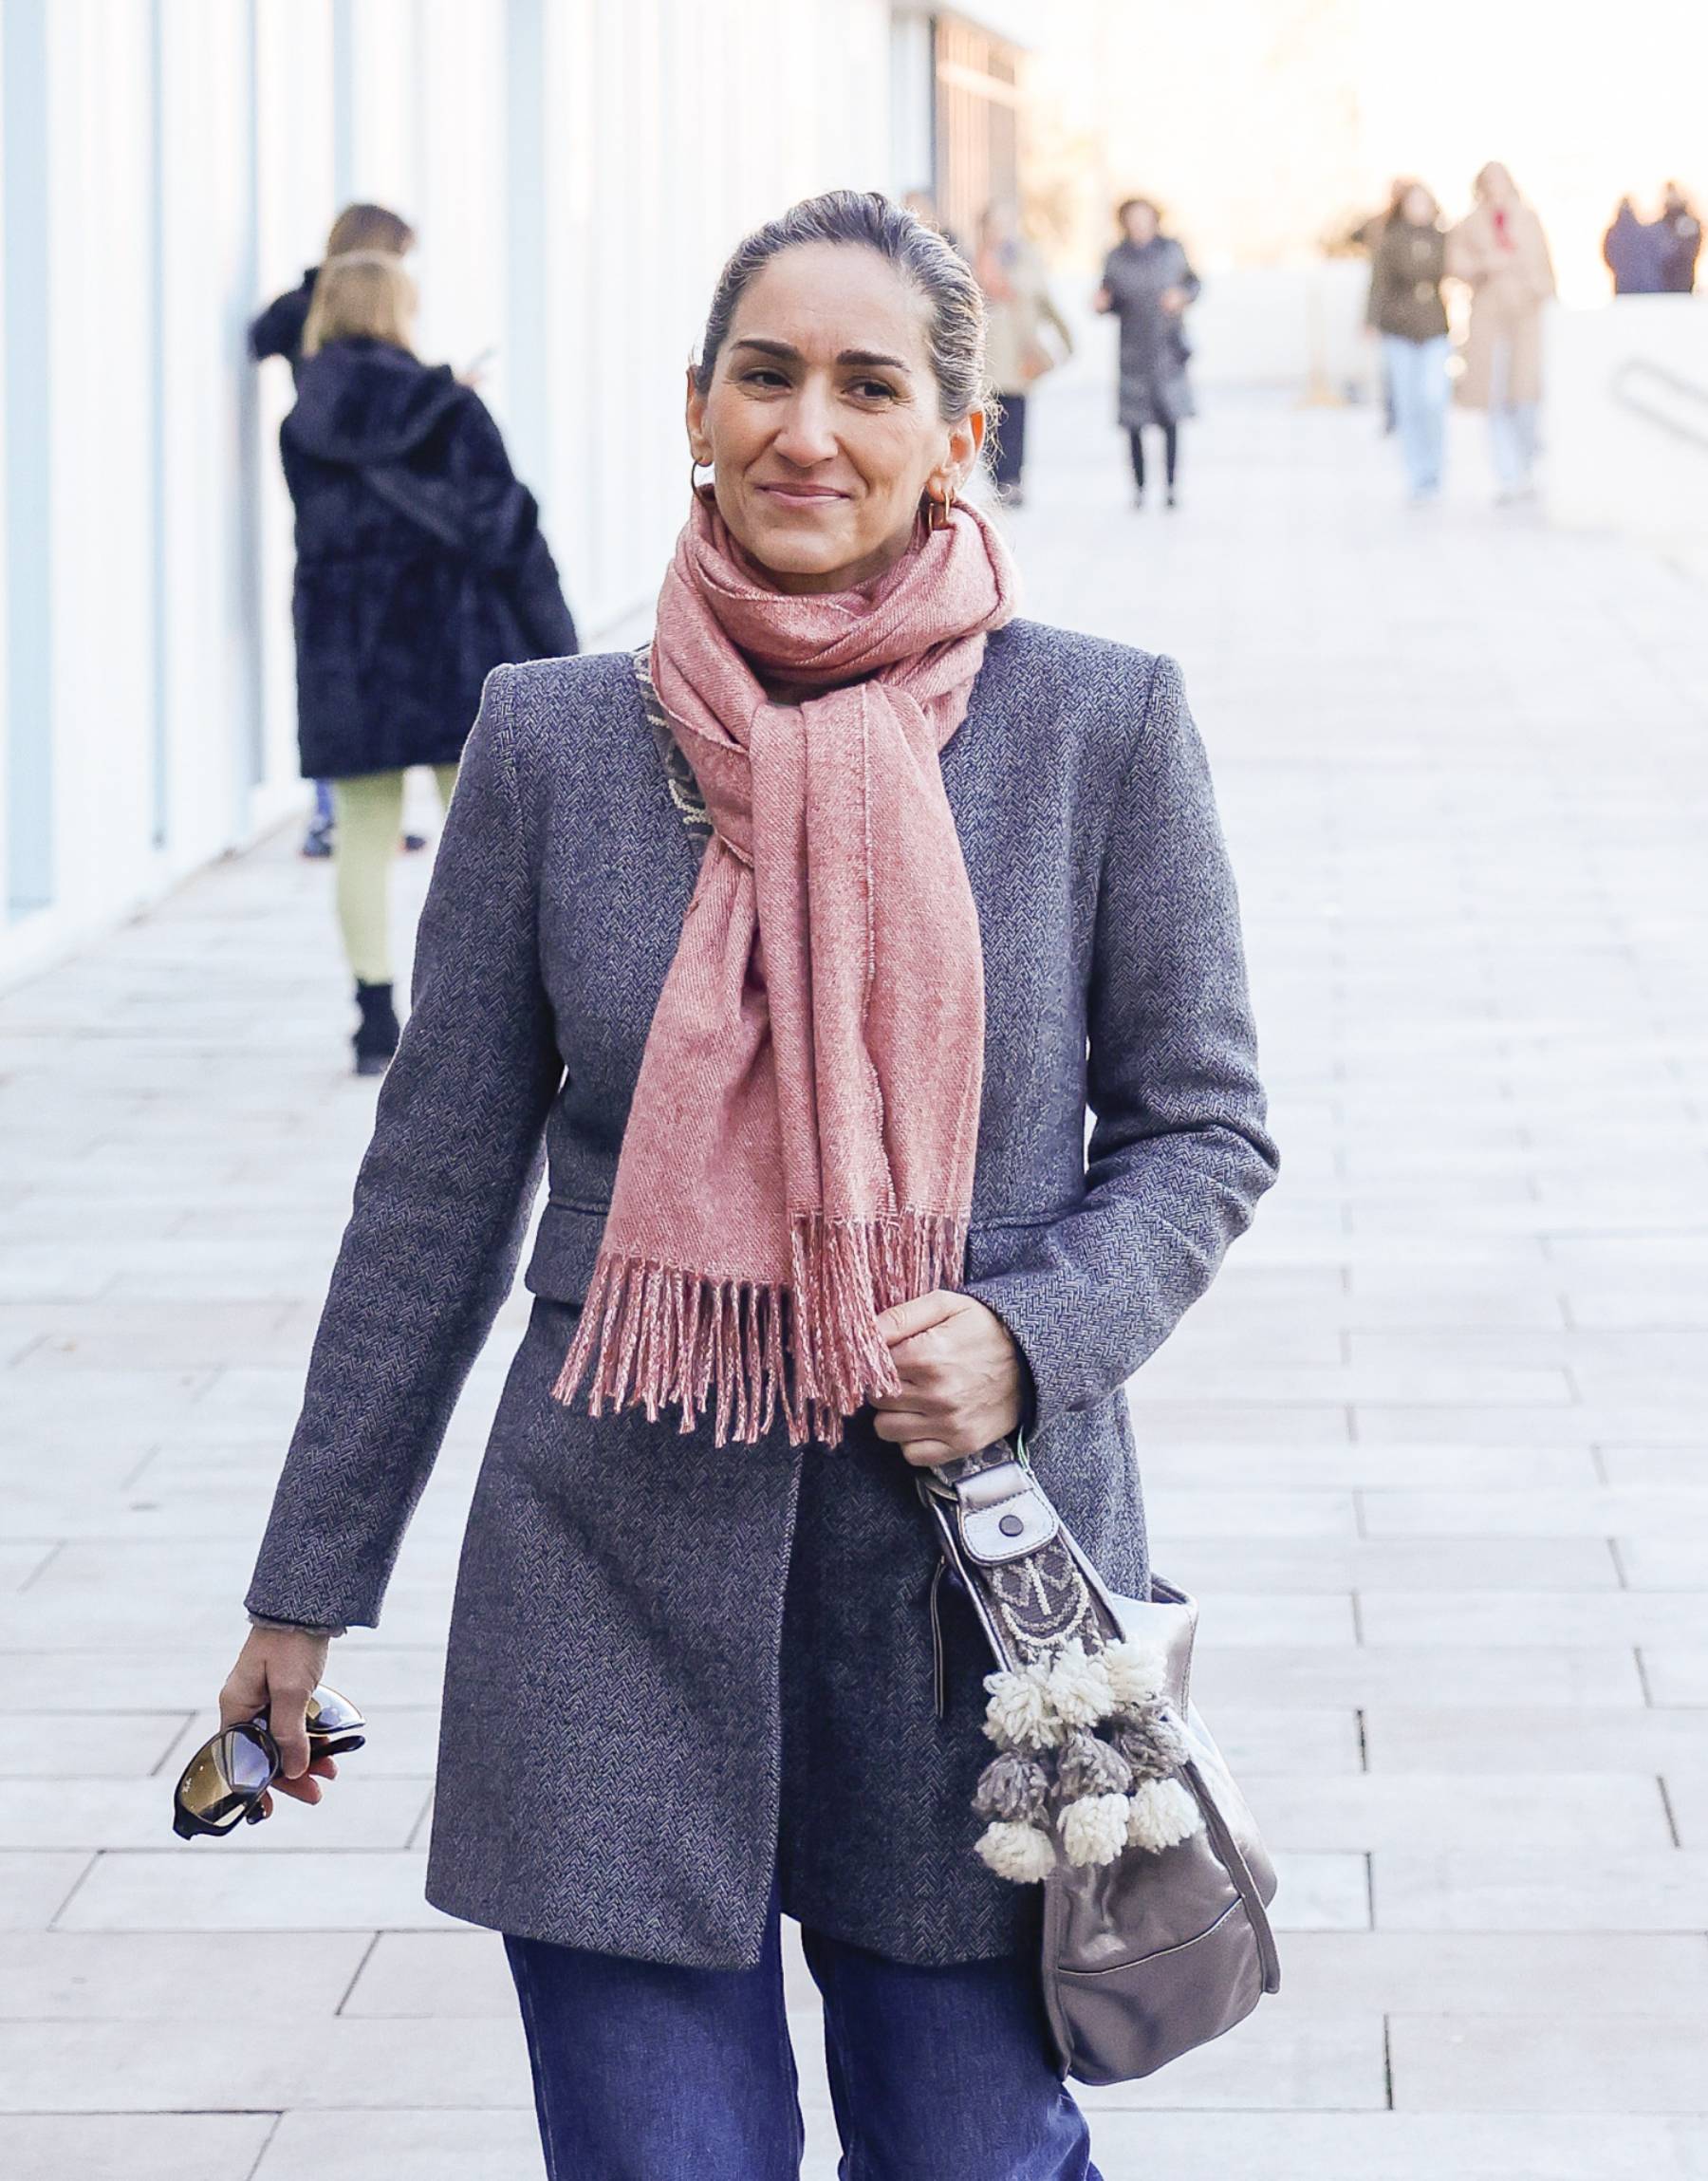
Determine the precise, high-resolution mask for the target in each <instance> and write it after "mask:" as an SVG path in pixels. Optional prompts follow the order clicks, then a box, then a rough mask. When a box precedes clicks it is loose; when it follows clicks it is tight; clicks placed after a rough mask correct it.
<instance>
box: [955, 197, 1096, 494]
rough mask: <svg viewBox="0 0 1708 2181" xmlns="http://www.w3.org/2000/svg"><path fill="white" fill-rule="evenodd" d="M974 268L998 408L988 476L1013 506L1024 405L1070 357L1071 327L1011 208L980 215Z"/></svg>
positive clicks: (1020, 470)
mask: <svg viewBox="0 0 1708 2181" xmlns="http://www.w3.org/2000/svg"><path fill="white" fill-rule="evenodd" d="M973 269H974V271H975V273H976V275H977V278H978V285H979V287H980V289H982V290H983V292H984V299H985V355H986V363H987V368H988V370H989V373H990V380H991V386H992V389H993V392H994V394H995V396H996V400H997V403H998V415H997V417H996V420H995V429H994V432H993V435H992V438H991V443H990V458H991V477H992V481H993V484H994V485H995V488H996V497H997V498H998V499H999V500H1000V501H1001V502H1002V504H1003V505H1004V506H1005V507H1011V508H1014V507H1018V506H1020V504H1021V501H1022V499H1023V497H1024V493H1025V480H1024V474H1025V469H1026V399H1027V396H1028V394H1029V393H1030V391H1031V389H1032V387H1034V386H1035V385H1036V384H1037V382H1038V381H1039V380H1040V379H1042V378H1043V377H1044V376H1045V374H1046V373H1047V372H1049V371H1053V370H1054V369H1055V367H1056V365H1057V363H1061V362H1063V361H1064V360H1065V359H1066V358H1068V356H1070V355H1071V354H1072V353H1073V328H1072V327H1071V326H1069V325H1068V321H1067V320H1066V319H1065V318H1064V317H1063V316H1062V313H1061V312H1060V311H1059V310H1058V309H1057V308H1056V304H1055V298H1054V297H1053V296H1052V295H1051V294H1050V292H1049V274H1048V273H1047V272H1046V270H1045V267H1044V258H1043V254H1042V252H1040V251H1039V250H1038V249H1037V247H1036V245H1035V244H1033V243H1032V242H1030V241H1029V240H1028V238H1027V237H1026V236H1025V235H1024V234H1023V233H1021V231H1020V223H1019V220H1018V218H1017V217H1016V216H1015V214H1014V211H1013V209H1012V206H1009V205H992V206H990V207H989V209H988V210H987V211H986V213H985V214H984V217H983V218H982V219H981V220H980V222H979V227H978V252H977V254H976V256H975V259H974V261H973ZM1046 326H1048V327H1049V329H1050V331H1051V332H1052V333H1053V334H1054V336H1055V342H1056V346H1055V347H1054V348H1052V347H1050V346H1049V345H1047V344H1046V342H1045V340H1044V329H1045V327H1046ZM1058 351H1059V352H1058Z"/></svg>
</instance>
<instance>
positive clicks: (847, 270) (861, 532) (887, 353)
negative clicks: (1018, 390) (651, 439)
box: [688, 242, 984, 592]
mask: <svg viewBox="0 0 1708 2181" xmlns="http://www.w3.org/2000/svg"><path fill="white" fill-rule="evenodd" d="M929 327H930V313H929V307H928V306H927V304H926V302H925V300H924V298H923V297H922V296H921V295H919V293H918V291H917V290H916V289H914V288H913V287H912V286H911V285H910V284H909V283H908V282H907V281H905V280H904V279H903V278H902V277H901V275H900V273H899V272H897V271H896V270H895V268H894V267H893V266H892V265H891V264H890V263H889V261H888V260H887V259H886V258H884V257H882V256H881V255H880V254H879V253H878V252H877V251H875V250H868V249H866V248H865V247H864V246H863V245H861V244H855V243H822V242H815V243H803V244H800V245H798V246H797V247H796V248H794V249H793V250H786V251H784V252H781V253H780V254H779V255H778V256H776V257H773V258H772V259H771V260H770V263H769V264H768V265H766V266H765V267H763V268H762V269H761V270H760V271H759V272H758V273H756V274H755V275H754V277H753V279H752V281H750V282H749V284H748V287H747V289H746V292H745V293H744V294H743V296H742V298H741V301H740V302H739V304H737V306H736V308H735V315H734V318H733V321H732V323H731V326H730V332H729V337H728V339H727V340H726V341H725V343H724V345H723V347H722V349H721V350H720V352H719V354H718V357H717V363H716V365H715V369H714V371H713V375H712V384H711V387H710V389H709V391H708V392H707V393H706V394H705V396H704V397H703V398H702V397H701V395H700V394H699V392H698V391H697V389H696V386H695V383H694V374H693V372H692V371H690V373H689V375H688V443H689V446H690V448H691V449H692V451H693V453H694V457H695V459H696V461H702V462H705V461H709V462H711V463H712V464H713V465H714V468H715V489H716V494H717V507H718V512H719V513H720V514H721V515H722V516H723V519H724V521H725V522H726V523H727V524H728V525H729V527H730V531H731V532H732V534H733V537H734V539H735V541H736V543H737V544H738V545H740V546H741V547H742V548H743V550H745V551H746V552H747V553H748V554H749V555H750V556H751V557H752V559H753V560H756V561H757V562H758V563H759V565H760V566H761V567H762V568H763V569H766V570H767V572H768V573H769V574H770V575H771V576H773V577H774V578H775V580H776V583H777V587H778V588H779V589H780V590H785V591H795V592H808V591H831V590H846V589H849V588H851V587H853V586H854V585H855V584H859V583H863V582H865V581H866V580H867V579H868V578H870V577H872V576H875V575H879V574H882V571H883V570H884V569H886V568H888V567H889V566H890V565H891V563H892V562H894V561H895V560H897V559H899V558H900V555H901V554H902V553H903V552H905V551H906V550H907V546H908V542H909V540H910V539H911V537H912V535H913V529H914V524H915V522H916V521H917V520H918V517H919V502H920V499H921V497H922V496H923V495H924V494H925V493H926V491H927V490H928V489H929V490H930V492H931V494H932V496H933V497H934V498H939V499H940V498H941V497H942V493H943V487H944V484H945V482H947V483H949V484H951V485H953V487H954V488H955V490H956V491H957V492H958V491H959V489H960V485H961V482H962V480H963V479H964V477H965V476H966V475H967V473H968V472H969V471H970V470H971V468H972V466H973V464H974V462H975V459H976V458H977V454H978V447H979V442H980V440H981V439H982V438H983V434H984V419H983V417H982V415H978V414H975V415H974V416H971V417H965V418H963V419H961V420H960V421H959V422H958V423H953V424H950V423H945V422H944V420H943V419H942V416H941V414H940V413H939V410H938V384H937V379H936V377H935V375H934V374H933V372H932V368H931V357H930V353H929V350H928V347H927V342H928V338H929Z"/></svg>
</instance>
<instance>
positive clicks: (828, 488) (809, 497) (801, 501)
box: [759, 485, 848, 508]
mask: <svg viewBox="0 0 1708 2181" xmlns="http://www.w3.org/2000/svg"><path fill="white" fill-rule="evenodd" d="M759 490H760V491H761V492H762V493H763V494H765V495H766V497H767V498H768V499H772V500H776V501H779V502H780V503H781V504H782V505H783V506H784V507H786V508H816V507H823V506H825V505H826V504H827V503H828V502H829V501H831V500H845V499H846V498H847V496H848V495H847V494H846V493H843V492H838V491H837V489H836V488H835V486H834V485H761V486H760V487H759Z"/></svg>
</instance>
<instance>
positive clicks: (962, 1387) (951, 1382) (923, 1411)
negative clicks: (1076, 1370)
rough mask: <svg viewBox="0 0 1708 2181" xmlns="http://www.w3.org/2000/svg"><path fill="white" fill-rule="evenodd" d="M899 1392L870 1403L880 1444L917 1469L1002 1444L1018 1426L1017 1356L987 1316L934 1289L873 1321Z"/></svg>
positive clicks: (969, 1300) (1002, 1329)
mask: <svg viewBox="0 0 1708 2181" xmlns="http://www.w3.org/2000/svg"><path fill="white" fill-rule="evenodd" d="M878 1330H879V1332H880V1333H882V1335H883V1337H884V1339H885V1340H886V1341H888V1343H889V1351H890V1360H891V1361H892V1362H893V1363H894V1365H895V1367H896V1370H897V1372H898V1373H899V1375H900V1380H901V1384H900V1388H899V1389H897V1391H896V1392H894V1393H886V1394H884V1395H883V1396H882V1399H880V1400H878V1401H875V1402H873V1404H872V1407H873V1410H874V1412H875V1414H876V1416H877V1419H878V1421H877V1425H876V1430H877V1433H878V1436H879V1438H880V1439H887V1440H889V1441H890V1442H891V1443H892V1444H893V1445H897V1446H900V1449H901V1452H902V1454H903V1456H904V1457H905V1458H906V1459H907V1460H908V1461H909V1462H911V1463H913V1465H914V1467H915V1468H916V1469H931V1468H935V1467H936V1466H937V1464H938V1463H939V1462H953V1461H955V1460H956V1457H957V1456H959V1455H962V1454H976V1453H977V1452H978V1450H979V1449H980V1447H983V1446H990V1445H993V1444H994V1443H995V1442H996V1441H997V1440H998V1439H1006V1438H1007V1437H1008V1435H1009V1433H1010V1432H1011V1431H1012V1429H1013V1428H1014V1426H1015V1425H1016V1424H1018V1423H1019V1421H1020V1404H1021V1399H1022V1394H1023V1385H1022V1379H1021V1370H1020V1351H1019V1350H1018V1349H1017V1348H1016V1347H1015V1345H1014V1340H1013V1336H1012V1333H1010V1332H1009V1330H1008V1328H1007V1326H1005V1325H1004V1324H1003V1322H1002V1320H1001V1319H1000V1318H999V1317H998V1316H997V1315H996V1313H995V1312H994V1311H993V1310H987V1309H986V1308H985V1306H984V1304H983V1303H982V1302H978V1301H976V1300H975V1298H974V1297H973V1296H970V1295H952V1294H950V1293H949V1292H948V1291H947V1290H945V1289H942V1288H939V1289H938V1290H937V1291H936V1292H935V1293H934V1294H932V1295H922V1296H918V1297H916V1299H915V1300H914V1301H912V1302H903V1303H898V1304H897V1305H896V1307H895V1309H894V1310H886V1311H885V1312H884V1313H883V1314H882V1316H881V1317H880V1318H879V1320H878Z"/></svg>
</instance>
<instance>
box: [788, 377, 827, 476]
mask: <svg viewBox="0 0 1708 2181" xmlns="http://www.w3.org/2000/svg"><path fill="white" fill-rule="evenodd" d="M775 444H776V449H777V452H778V454H780V455H781V456H782V457H783V458H784V460H785V461H789V462H793V463H794V464H795V466H796V467H797V468H798V469H803V470H805V469H810V468H811V467H812V465H813V464H814V463H815V462H826V461H828V460H829V459H830V457H831V456H832V455H834V454H835V452H836V434H835V432H834V431H833V430H832V429H831V424H830V410H829V405H828V404H827V403H826V401H825V400H824V398H823V396H822V395H818V394H815V393H814V392H813V391H812V390H811V389H810V388H808V387H803V388H802V390H801V391H800V392H799V393H798V394H797V395H796V396H795V398H794V399H793V401H790V402H789V409H788V412H787V414H786V415H785V416H784V418H783V419H782V421H781V424H780V425H779V427H778V431H777V437H776V441H775Z"/></svg>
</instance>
